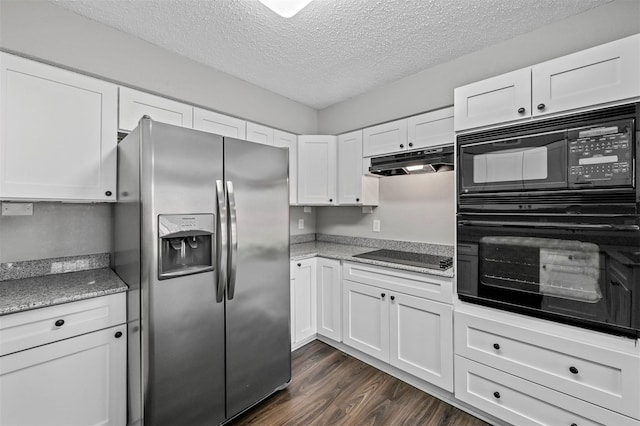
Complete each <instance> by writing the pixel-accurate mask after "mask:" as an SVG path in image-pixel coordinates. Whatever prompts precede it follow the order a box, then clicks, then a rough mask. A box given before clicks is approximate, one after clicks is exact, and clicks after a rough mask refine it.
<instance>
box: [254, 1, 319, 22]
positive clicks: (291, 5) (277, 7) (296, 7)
mask: <svg viewBox="0 0 640 426" xmlns="http://www.w3.org/2000/svg"><path fill="white" fill-rule="evenodd" d="M260 3H262V4H264V5H265V6H267V7H268V8H269V9H271V10H273V11H274V12H275V13H277V14H278V15H280V16H282V17H283V18H291V17H292V16H293V15H295V14H296V13H298V12H300V11H301V10H302V9H304V8H305V6H307V5H308V4H309V3H311V0H260Z"/></svg>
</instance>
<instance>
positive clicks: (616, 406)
mask: <svg viewBox="0 0 640 426" xmlns="http://www.w3.org/2000/svg"><path fill="white" fill-rule="evenodd" d="M455 328H456V330H455V350H456V354H457V355H462V356H464V357H467V358H469V359H472V360H474V361H477V362H481V363H483V364H486V365H488V366H491V367H495V368H498V369H500V370H503V371H505V372H507V373H510V374H513V375H516V376H519V377H521V378H524V379H527V380H531V381H533V382H536V383H539V384H541V385H543V386H547V387H550V388H552V389H555V390H557V391H560V392H564V393H566V394H568V395H572V396H574V397H576V398H580V399H583V400H585V401H588V402H591V403H593V404H596V405H600V406H602V407H604V408H607V409H609V410H613V411H617V412H619V413H622V414H625V415H627V416H631V417H634V418H640V409H639V408H638V407H639V404H638V401H637V398H638V394H639V392H640V379H639V377H640V357H638V356H637V354H632V353H628V352H624V351H621V350H616V349H611V348H608V347H603V346H597V345H594V344H589V343H587V342H585V341H579V340H574V339H572V338H567V337H560V335H554V334H551V333H548V332H541V331H537V330H536V331H534V329H536V328H537V327H536V323H535V322H534V321H526V319H524V320H523V319H521V318H519V317H518V316H513V321H500V320H499V319H498V320H492V319H488V318H484V317H479V316H475V315H470V314H467V313H462V312H456V319H455Z"/></svg>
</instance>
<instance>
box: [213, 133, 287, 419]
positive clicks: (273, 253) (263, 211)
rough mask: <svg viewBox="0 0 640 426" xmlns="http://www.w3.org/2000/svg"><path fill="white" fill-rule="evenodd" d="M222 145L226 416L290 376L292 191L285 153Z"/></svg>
mask: <svg viewBox="0 0 640 426" xmlns="http://www.w3.org/2000/svg"><path fill="white" fill-rule="evenodd" d="M224 146H225V148H224V149H225V181H226V182H227V189H228V188H229V186H230V185H229V184H228V182H231V186H232V187H233V193H234V201H235V203H232V205H231V206H230V208H233V209H234V212H229V216H230V217H231V216H233V215H235V223H236V225H237V227H236V229H235V231H236V238H237V249H235V250H233V249H231V250H230V253H229V256H231V259H230V260H229V264H230V266H231V265H233V266H234V268H235V277H234V279H233V280H231V279H230V281H231V282H230V283H228V285H231V286H233V287H234V293H233V299H230V300H229V299H228V300H227V307H226V309H227V317H226V335H227V371H226V374H227V417H228V418H230V417H233V416H235V415H236V414H238V413H240V412H242V411H243V410H245V409H246V408H248V407H250V406H252V405H253V404H255V403H256V402H258V401H260V400H262V399H264V398H265V397H267V396H269V395H270V394H271V393H273V392H274V391H275V390H277V389H278V388H282V387H284V386H285V385H286V384H287V383H288V382H289V381H290V380H291V341H290V332H289V308H290V300H289V297H290V296H289V285H290V282H289V189H288V185H287V180H288V153H287V151H286V150H284V149H280V148H276V147H272V146H267V145H260V144H256V143H252V142H247V141H241V140H236V139H230V138H225V145H224ZM232 213H233V214H232ZM231 245H232V246H233V244H231ZM231 269H232V268H230V270H231ZM230 278H231V277H230Z"/></svg>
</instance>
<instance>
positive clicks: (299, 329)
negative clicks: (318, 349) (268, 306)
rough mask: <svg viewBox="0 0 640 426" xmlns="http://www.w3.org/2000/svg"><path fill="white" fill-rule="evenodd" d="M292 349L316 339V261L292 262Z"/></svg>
mask: <svg viewBox="0 0 640 426" xmlns="http://www.w3.org/2000/svg"><path fill="white" fill-rule="evenodd" d="M291 276H292V277H293V279H292V280H291V306H292V309H291V336H292V339H291V341H292V343H291V349H292V350H295V349H297V348H299V347H300V346H303V345H305V344H307V343H309V342H310V341H312V340H313V339H315V337H316V331H317V328H316V312H317V305H316V303H317V302H316V259H315V258H311V259H303V260H296V261H292V262H291Z"/></svg>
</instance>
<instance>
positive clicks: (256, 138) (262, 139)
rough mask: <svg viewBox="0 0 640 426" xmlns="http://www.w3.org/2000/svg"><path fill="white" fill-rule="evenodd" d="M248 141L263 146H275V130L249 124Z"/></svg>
mask: <svg viewBox="0 0 640 426" xmlns="http://www.w3.org/2000/svg"><path fill="white" fill-rule="evenodd" d="M247 140H248V141H251V142H257V143H261V144H263V145H273V129H272V128H271V127H267V126H262V125H260V124H256V123H252V122H250V121H248V122H247Z"/></svg>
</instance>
